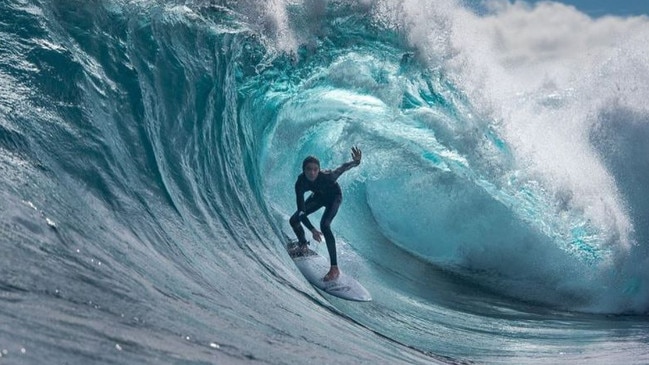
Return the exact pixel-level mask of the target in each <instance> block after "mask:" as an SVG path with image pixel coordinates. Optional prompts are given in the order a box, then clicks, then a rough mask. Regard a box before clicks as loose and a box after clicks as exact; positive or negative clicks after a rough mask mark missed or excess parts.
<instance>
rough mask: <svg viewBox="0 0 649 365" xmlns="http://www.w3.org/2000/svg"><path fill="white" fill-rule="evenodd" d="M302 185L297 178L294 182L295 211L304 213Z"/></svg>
mask: <svg viewBox="0 0 649 365" xmlns="http://www.w3.org/2000/svg"><path fill="white" fill-rule="evenodd" d="M305 192H306V190H305V189H304V184H302V181H301V179H300V178H299V177H298V178H297V181H296V182H295V203H296V204H297V211H298V213H299V212H304V193H305Z"/></svg>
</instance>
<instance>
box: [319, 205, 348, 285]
mask: <svg viewBox="0 0 649 365" xmlns="http://www.w3.org/2000/svg"><path fill="white" fill-rule="evenodd" d="M342 200H343V198H342V196H339V197H336V199H334V201H333V202H332V203H331V204H329V205H327V207H326V208H325V211H324V214H322V219H321V220H320V230H321V231H322V234H323V235H324V237H325V242H327V251H329V261H330V263H331V269H330V270H329V272H328V273H327V275H326V276H325V278H324V280H325V281H328V280H333V279H335V278H337V277H338V258H337V255H336V238H335V237H334V234H333V232H332V231H331V221H333V219H334V218H335V217H336V214H337V213H338V208H340V204H341V203H342Z"/></svg>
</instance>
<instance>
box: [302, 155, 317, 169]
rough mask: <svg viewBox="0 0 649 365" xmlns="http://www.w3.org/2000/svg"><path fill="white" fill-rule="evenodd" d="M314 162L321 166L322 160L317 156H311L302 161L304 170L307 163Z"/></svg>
mask: <svg viewBox="0 0 649 365" xmlns="http://www.w3.org/2000/svg"><path fill="white" fill-rule="evenodd" d="M310 163H314V164H316V165H318V167H320V160H318V159H317V158H316V157H315V156H309V157H307V158H305V159H304V161H302V170H304V168H305V167H306V165H307V164H310Z"/></svg>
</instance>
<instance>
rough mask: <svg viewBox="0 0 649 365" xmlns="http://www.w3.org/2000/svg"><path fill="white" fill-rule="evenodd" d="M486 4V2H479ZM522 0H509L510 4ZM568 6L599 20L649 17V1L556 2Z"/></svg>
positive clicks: (538, 0) (586, 0)
mask: <svg viewBox="0 0 649 365" xmlns="http://www.w3.org/2000/svg"><path fill="white" fill-rule="evenodd" d="M474 1H475V0H465V2H466V3H469V4H471V3H472V4H473V5H475V4H476V3H475V2H474ZM479 1H481V2H484V1H485V0H479ZM514 1H521V0H509V2H510V3H511V2H514ZM524 1H525V2H527V3H532V4H534V3H539V2H543V1H547V0H524ZM554 1H555V2H560V3H563V4H566V5H571V6H574V7H576V8H577V9H578V10H579V11H581V12H583V13H586V14H588V15H589V16H591V17H594V18H597V17H602V16H606V15H616V16H634V15H645V16H649V0H554Z"/></svg>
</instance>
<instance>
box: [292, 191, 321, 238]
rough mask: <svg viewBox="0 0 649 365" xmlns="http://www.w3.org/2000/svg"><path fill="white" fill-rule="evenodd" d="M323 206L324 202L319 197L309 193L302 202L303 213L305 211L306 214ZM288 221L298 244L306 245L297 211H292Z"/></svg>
mask: <svg viewBox="0 0 649 365" xmlns="http://www.w3.org/2000/svg"><path fill="white" fill-rule="evenodd" d="M323 206H324V204H323V203H322V202H321V201H320V199H318V198H317V197H316V196H315V195H311V196H309V197H308V198H307V199H306V201H305V202H304V210H305V212H304V213H306V215H309V214H311V213H313V212H315V211H316V210H318V209H320V208H322V207H323ZM288 222H289V223H290V225H291V228H293V232H295V236H296V237H297V240H298V242H299V243H300V245H306V244H307V241H306V237H305V234H304V228H302V223H300V218H299V217H298V212H295V213H293V215H292V216H291V218H290V219H289V221H288Z"/></svg>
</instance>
